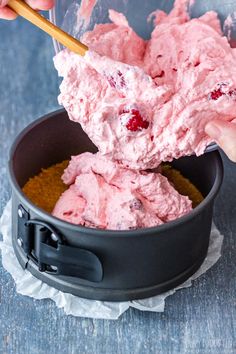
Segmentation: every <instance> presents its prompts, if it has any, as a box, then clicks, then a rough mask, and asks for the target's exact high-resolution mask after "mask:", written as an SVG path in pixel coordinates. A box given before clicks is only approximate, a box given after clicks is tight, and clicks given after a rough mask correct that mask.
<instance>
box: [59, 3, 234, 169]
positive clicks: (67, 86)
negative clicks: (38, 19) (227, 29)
mask: <svg viewBox="0 0 236 354" xmlns="http://www.w3.org/2000/svg"><path fill="white" fill-rule="evenodd" d="M152 15H153V16H154V17H155V21H154V23H155V28H154V30H153V33H152V36H151V39H150V40H149V41H144V40H143V39H142V38H140V37H139V36H138V35H137V34H136V33H135V32H134V31H133V30H132V28H130V26H129V24H128V22H127V20H126V18H125V17H124V15H123V14H120V13H117V12H115V11H112V10H110V19H111V20H112V23H110V24H101V25H97V26H95V28H94V30H93V31H92V32H88V33H86V34H85V35H84V36H83V39H82V40H83V41H84V42H85V43H86V44H87V45H88V46H89V48H90V51H89V52H88V53H87V55H86V56H85V57H84V58H81V57H79V56H78V55H76V54H73V53H69V52H68V51H63V52H61V53H59V54H58V55H57V56H56V57H55V66H56V68H57V70H58V73H59V75H60V76H62V77H63V82H62V85H61V87H60V89H61V94H60V96H59V102H60V104H62V105H64V107H65V108H66V110H67V112H68V114H69V117H70V119H72V120H74V121H76V122H79V123H80V124H81V125H82V127H83V129H84V130H85V132H86V133H87V134H88V135H89V137H90V138H91V140H92V141H93V142H94V143H95V145H96V146H97V147H98V149H99V151H100V153H101V154H102V155H106V157H107V158H108V159H111V160H113V161H116V162H117V163H119V164H122V165H123V166H126V167H129V168H133V169H138V170H140V169H146V168H153V167H156V166H158V165H159V164H160V162H161V161H171V160H172V159H173V158H179V157H180V156H184V155H190V154H193V153H196V154H197V155H200V154H202V153H203V152H204V150H205V148H206V146H207V145H208V144H209V143H211V142H212V141H211V139H210V138H209V137H208V136H206V134H205V132H204V127H205V125H206V123H207V122H209V121H210V120H212V119H215V118H218V119H223V120H229V121H231V120H233V119H234V118H235V105H236V50H235V49H232V48H231V47H230V45H229V44H228V41H227V38H226V37H223V36H222V33H221V29H220V23H219V20H218V18H217V15H216V13H215V12H208V13H206V14H205V15H203V16H202V17H200V18H198V19H192V20H190V19H189V16H188V14H187V12H186V0H177V1H176V3H175V7H174V9H173V10H172V11H171V12H170V14H169V15H167V14H166V13H164V12H162V11H156V12H155V13H154V14H152ZM95 52H96V54H95Z"/></svg>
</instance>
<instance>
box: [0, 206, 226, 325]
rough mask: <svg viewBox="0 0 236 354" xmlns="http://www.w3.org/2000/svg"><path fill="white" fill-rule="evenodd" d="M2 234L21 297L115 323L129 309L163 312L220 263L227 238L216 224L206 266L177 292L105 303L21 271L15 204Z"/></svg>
mask: <svg viewBox="0 0 236 354" xmlns="http://www.w3.org/2000/svg"><path fill="white" fill-rule="evenodd" d="M0 232H1V233H2V235H3V241H1V242H0V249H1V251H2V264H3V267H4V268H5V269H6V270H7V271H8V272H9V273H10V274H11V276H12V277H13V279H14V281H15V283H16V290H17V292H18V293H20V294H22V295H26V296H30V297H33V298H34V299H52V300H53V301H54V302H55V303H56V305H57V306H58V307H59V308H63V310H64V311H65V313H66V314H67V315H73V316H78V317H90V318H99V319H112V320H115V319H118V318H119V317H120V316H121V314H122V313H124V312H125V311H126V310H128V308H129V307H134V308H136V309H139V310H141V311H153V312H163V311H164V309H165V299H166V298H167V297H168V296H170V295H173V294H174V293H175V292H176V291H177V290H179V289H182V288H186V287H190V286H191V284H192V281H193V280H194V279H196V278H198V277H199V276H200V275H202V274H203V273H205V272H206V271H207V270H208V269H209V268H211V267H212V266H213V265H214V264H215V263H216V262H217V261H218V259H219V258H220V256H221V247H222V242H223V238H224V237H223V236H222V235H221V234H220V232H219V230H218V229H217V228H216V227H215V225H214V224H213V225H212V230H211V236H210V245H209V249H208V254H207V257H206V259H205V261H204V263H203V264H202V266H201V268H200V269H199V270H198V271H197V272H196V273H195V274H194V275H193V276H192V277H190V278H189V279H188V280H187V281H186V282H184V283H183V284H181V285H180V286H178V287H177V288H175V289H174V290H170V291H168V292H166V293H164V294H161V295H157V296H154V297H151V298H148V299H144V300H135V301H127V302H105V301H95V300H86V299H82V298H79V297H77V296H74V295H71V294H66V293H63V292H61V291H59V290H56V289H54V288H52V287H50V286H48V285H47V284H45V283H43V282H42V281H41V280H38V279H36V278H35V277H34V276H33V275H32V274H31V273H30V272H29V271H28V270H23V269H22V268H21V266H20V264H19V263H18V261H17V258H16V256H15V254H14V251H13V247H12V242H11V201H9V202H8V203H7V205H6V207H5V209H4V211H3V214H2V216H1V219H0Z"/></svg>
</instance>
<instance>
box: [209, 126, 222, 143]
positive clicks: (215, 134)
mask: <svg viewBox="0 0 236 354" xmlns="http://www.w3.org/2000/svg"><path fill="white" fill-rule="evenodd" d="M205 132H206V133H207V135H209V136H210V137H211V138H213V139H216V140H218V139H219V138H220V137H221V130H220V129H219V128H218V127H217V126H216V125H215V124H214V123H208V124H207V125H206V126H205Z"/></svg>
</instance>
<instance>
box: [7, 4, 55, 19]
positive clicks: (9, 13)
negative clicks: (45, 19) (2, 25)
mask: <svg viewBox="0 0 236 354" xmlns="http://www.w3.org/2000/svg"><path fill="white" fill-rule="evenodd" d="M26 2H27V4H29V5H30V6H31V7H32V8H33V9H36V10H45V11H47V10H49V9H51V8H52V7H53V6H54V4H55V0H26ZM7 3H8V0H0V19H4V20H14V19H15V18H16V17H17V14H16V13H15V12H14V11H13V10H11V9H9V8H8V7H7V6H6V5H7Z"/></svg>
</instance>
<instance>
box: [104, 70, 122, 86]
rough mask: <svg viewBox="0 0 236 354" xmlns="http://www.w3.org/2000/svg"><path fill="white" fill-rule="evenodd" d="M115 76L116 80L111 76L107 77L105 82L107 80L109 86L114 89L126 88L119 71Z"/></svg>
mask: <svg viewBox="0 0 236 354" xmlns="http://www.w3.org/2000/svg"><path fill="white" fill-rule="evenodd" d="M117 75H118V77H117V78H116V79H115V78H114V76H112V75H111V76H107V80H108V82H109V84H110V86H111V87H114V88H116V87H118V88H119V87H121V88H123V87H125V86H126V83H125V79H124V76H123V74H122V72H121V71H120V70H118V71H117Z"/></svg>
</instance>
